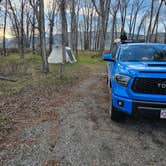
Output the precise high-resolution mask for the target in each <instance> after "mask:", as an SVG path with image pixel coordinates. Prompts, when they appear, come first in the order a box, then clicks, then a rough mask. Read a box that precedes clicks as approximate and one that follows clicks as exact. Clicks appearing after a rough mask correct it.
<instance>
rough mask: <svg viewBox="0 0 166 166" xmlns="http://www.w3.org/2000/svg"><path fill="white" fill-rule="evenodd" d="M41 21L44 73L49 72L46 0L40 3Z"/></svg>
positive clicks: (41, 0)
mask: <svg viewBox="0 0 166 166" xmlns="http://www.w3.org/2000/svg"><path fill="white" fill-rule="evenodd" d="M39 19H40V27H39V29H40V44H41V55H42V62H43V63H42V70H43V72H45V73H47V72H49V66H48V61H47V54H46V38H45V18H44V0H40V1H39Z"/></svg>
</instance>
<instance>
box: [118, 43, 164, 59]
mask: <svg viewBox="0 0 166 166" xmlns="http://www.w3.org/2000/svg"><path fill="white" fill-rule="evenodd" d="M119 60H120V61H124V62H125V61H166V45H160V46H157V45H125V46H122V48H121V50H120V54H119Z"/></svg>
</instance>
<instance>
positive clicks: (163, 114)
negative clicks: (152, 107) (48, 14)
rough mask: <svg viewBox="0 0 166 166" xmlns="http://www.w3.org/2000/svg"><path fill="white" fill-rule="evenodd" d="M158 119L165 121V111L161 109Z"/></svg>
mask: <svg viewBox="0 0 166 166" xmlns="http://www.w3.org/2000/svg"><path fill="white" fill-rule="evenodd" d="M160 118H161V119H166V109H162V110H161V112H160Z"/></svg>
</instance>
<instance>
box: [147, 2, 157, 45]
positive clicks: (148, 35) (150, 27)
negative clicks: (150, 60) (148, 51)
mask: <svg viewBox="0 0 166 166" xmlns="http://www.w3.org/2000/svg"><path fill="white" fill-rule="evenodd" d="M154 1H155V0H152V2H151V12H150V22H149V26H148V31H147V37H146V41H147V42H149V41H150V35H151V29H152V19H153V10H154Z"/></svg>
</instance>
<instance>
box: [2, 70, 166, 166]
mask: <svg viewBox="0 0 166 166" xmlns="http://www.w3.org/2000/svg"><path fill="white" fill-rule="evenodd" d="M60 94H61V95H60ZM60 94H58V95H57V96H56V95H55V96H48V101H47V102H46V101H45V99H42V97H39V96H38V97H34V96H35V94H34V95H32V93H30V94H29V96H28V97H29V98H33V100H31V102H35V105H36V107H33V108H31V107H30V105H31V103H26V99H27V96H26V98H24V95H23V96H20V98H22V100H21V104H20V106H19V107H18V108H19V109H22V110H24V111H22V112H21V111H20V113H19V114H16V115H15V118H14V122H12V123H13V125H14V128H15V130H14V131H13V130H12V132H10V133H8V134H6V135H5V137H4V138H2V139H1V145H0V161H1V162H0V165H3V166H19V165H20V166H38V165H41V166H59V165H62V166H68V165H71V166H112V165H113V166H114V165H115V166H118V165H119V166H141V165H148V166H156V165H157V166H165V164H166V121H158V120H150V119H144V118H129V117H127V118H126V119H125V120H124V121H123V122H121V123H116V122H113V121H111V120H110V118H109V115H108V106H109V95H108V90H107V87H106V85H105V73H103V72H98V73H95V74H94V73H93V74H91V76H90V77H89V78H87V79H85V80H83V81H81V82H80V83H79V84H78V85H75V86H72V88H69V87H68V89H67V90H65V91H62V92H61V93H60ZM18 100H19V99H17V98H16V99H15V100H14V99H12V101H10V103H3V102H1V108H4V106H5V105H7V104H9V105H10V106H11V107H12V108H13V109H16V110H18V108H14V105H15V103H16V102H17V101H18ZM24 103H26V104H24ZM46 103H48V104H46ZM57 103H59V104H57ZM39 106H40V107H39ZM27 109H28V110H32V109H33V111H32V112H28V113H27V112H26V110H27ZM39 109H41V110H40V113H39V112H38V111H37V110H39ZM17 117H18V119H17ZM20 117H21V119H20ZM25 119H29V121H28V122H27V120H26V121H25ZM19 126H21V127H19ZM13 138H15V139H14V140H13Z"/></svg>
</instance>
